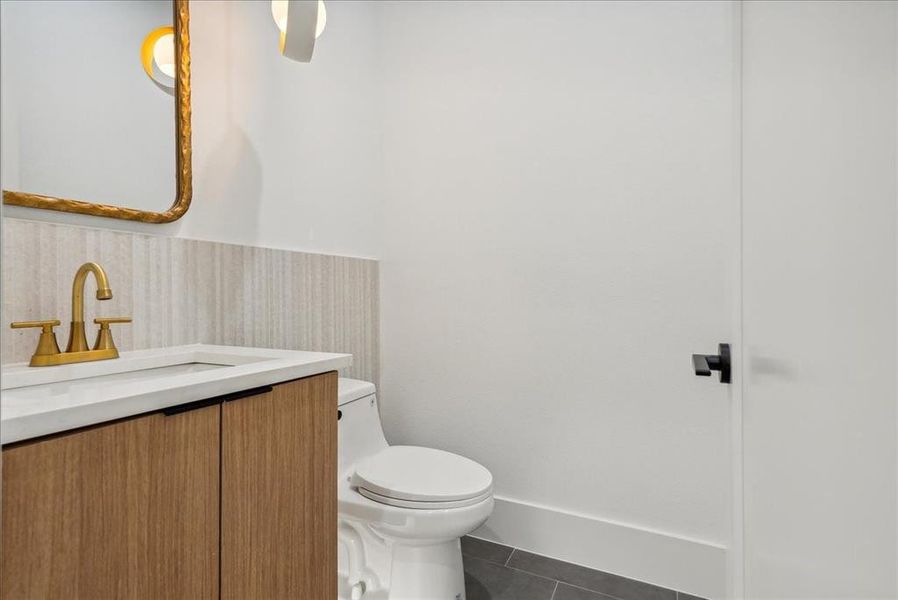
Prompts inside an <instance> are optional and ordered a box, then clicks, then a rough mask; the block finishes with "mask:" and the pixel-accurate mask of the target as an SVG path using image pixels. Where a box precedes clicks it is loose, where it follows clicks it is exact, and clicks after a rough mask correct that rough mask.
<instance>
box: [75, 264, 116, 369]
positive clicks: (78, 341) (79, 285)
mask: <svg viewBox="0 0 898 600" xmlns="http://www.w3.org/2000/svg"><path fill="white" fill-rule="evenodd" d="M89 273H93V274H94V278H95V279H96V280H97V300H109V299H110V298H112V290H111V289H109V279H108V278H107V277H106V271H104V270H103V267H101V266H100V265H98V264H97V263H95V262H88V263H84V264H83V265H81V267H80V268H79V269H78V272H77V273H75V280H74V281H73V282H72V325H71V329H70V331H69V343H68V345H67V346H66V348H65V351H66V352H84V351H85V350H90V347H89V346H88V345H87V336H85V335H84V281H85V280H86V279H87V275H88V274H89Z"/></svg>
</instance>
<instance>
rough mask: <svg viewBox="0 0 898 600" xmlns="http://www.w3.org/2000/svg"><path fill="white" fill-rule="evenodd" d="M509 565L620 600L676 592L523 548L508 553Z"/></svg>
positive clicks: (663, 598) (661, 597)
mask: <svg viewBox="0 0 898 600" xmlns="http://www.w3.org/2000/svg"><path fill="white" fill-rule="evenodd" d="M508 566H509V567H514V568H515V569H521V570H522V571H527V572H528V573H535V574H536V575H542V576H543V577H547V578H549V579H557V580H558V581H561V582H563V583H569V584H571V585H574V586H577V587H581V588H586V589H587V590H591V591H593V592H600V593H602V594H606V595H608V596H614V597H615V598H618V599H619V600H677V593H676V592H675V591H673V590H668V589H665V588H662V587H658V586H655V585H651V584H649V583H643V582H641V581H635V580H633V579H627V578H626V577H621V576H620V575H612V574H611V573H605V572H603V571H596V570H595V569H588V568H586V567H581V566H580V565H574V564H571V563H567V562H564V561H560V560H556V559H554V558H548V557H546V556H540V555H538V554H532V553H530V552H524V551H523V550H516V551H515V552H514V554H512V555H511V559H510V560H509V561H508Z"/></svg>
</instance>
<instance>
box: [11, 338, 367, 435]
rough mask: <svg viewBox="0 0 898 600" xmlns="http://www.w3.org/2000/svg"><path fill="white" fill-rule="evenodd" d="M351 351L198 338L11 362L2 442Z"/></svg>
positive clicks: (316, 368) (314, 366)
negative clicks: (104, 353)
mask: <svg viewBox="0 0 898 600" xmlns="http://www.w3.org/2000/svg"><path fill="white" fill-rule="evenodd" d="M351 364H352V356H351V355H349V354H330V353H324V352H303V351H293V350H272V349H267V348H241V347H231V346H209V345H204V344H197V345H191V346H177V347H173V348H156V349H152V350H138V351H134V352H122V354H121V357H120V358H117V359H113V360H106V361H97V362H87V363H80V364H71V365H61V366H56V367H29V366H28V365H27V363H21V364H15V365H4V366H3V368H2V379H0V443H3V444H7V443H10V442H17V441H22V440H26V439H29V438H33V437H37V436H41V435H47V434H50V433H57V432H60V431H66V430H69V429H74V428H77V427H84V426H88V425H94V424H97V423H101V422H104V421H111V420H114V419H120V418H123V417H129V416H134V415H138V414H142V413H147V412H152V411H156V410H160V409H163V408H166V407H169V406H175V405H177V404H184V403H186V402H193V401H196V400H205V399H207V398H213V397H216V396H221V395H225V394H230V393H234V392H240V391H244V390H248V389H253V388H257V387H263V386H267V385H271V384H274V383H279V382H283V381H289V380H291V379H299V378H301V377H309V376H312V375H317V374H319V373H325V372H327V371H335V370H337V369H341V368H344V367H348V366H349V365H351Z"/></svg>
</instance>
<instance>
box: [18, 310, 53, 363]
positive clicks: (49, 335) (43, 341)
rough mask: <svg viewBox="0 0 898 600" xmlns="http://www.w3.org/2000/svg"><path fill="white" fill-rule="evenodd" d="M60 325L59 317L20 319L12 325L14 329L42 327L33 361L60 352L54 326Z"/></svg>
mask: <svg viewBox="0 0 898 600" xmlns="http://www.w3.org/2000/svg"><path fill="white" fill-rule="evenodd" d="M57 325H59V319H52V320H50V321H19V322H17V323H13V324H12V325H10V327H12V328H13V329H24V328H25V327H40V328H41V337H40V339H39V340H38V341H37V350H35V351H34V356H32V357H31V363H32V365H33V364H34V361H35V359H36V358H38V357H46V356H54V355H57V354H59V344H57V343H56V332H54V331H53V328H54V327H56V326H57Z"/></svg>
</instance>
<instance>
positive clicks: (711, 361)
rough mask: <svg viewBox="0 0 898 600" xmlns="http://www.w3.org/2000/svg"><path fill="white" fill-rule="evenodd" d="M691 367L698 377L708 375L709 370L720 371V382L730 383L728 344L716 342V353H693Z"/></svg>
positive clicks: (709, 374)
mask: <svg viewBox="0 0 898 600" xmlns="http://www.w3.org/2000/svg"><path fill="white" fill-rule="evenodd" d="M692 368H693V369H694V370H695V374H696V375H698V376H700V377H710V376H711V371H720V383H730V381H731V378H732V377H731V376H732V373H731V363H730V345H729V344H718V345H717V354H693V355H692Z"/></svg>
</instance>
